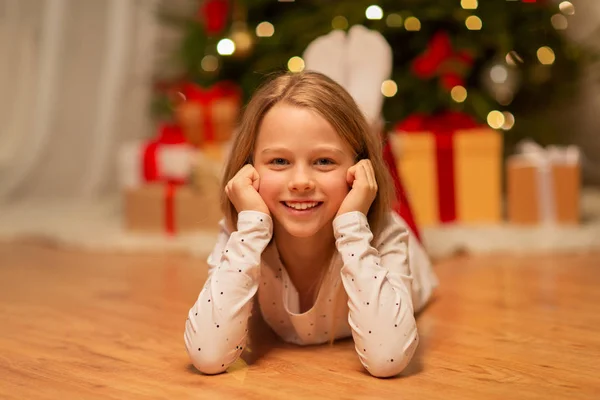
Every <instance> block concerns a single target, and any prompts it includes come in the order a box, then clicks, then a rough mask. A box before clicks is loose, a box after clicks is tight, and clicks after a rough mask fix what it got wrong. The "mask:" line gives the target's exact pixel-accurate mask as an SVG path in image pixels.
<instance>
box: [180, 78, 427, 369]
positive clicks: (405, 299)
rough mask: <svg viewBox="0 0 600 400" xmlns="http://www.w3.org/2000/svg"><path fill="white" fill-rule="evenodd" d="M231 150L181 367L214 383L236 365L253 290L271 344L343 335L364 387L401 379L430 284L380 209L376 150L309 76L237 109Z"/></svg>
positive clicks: (418, 258) (329, 84)
mask: <svg viewBox="0 0 600 400" xmlns="http://www.w3.org/2000/svg"><path fill="white" fill-rule="evenodd" d="M232 149H233V151H232V154H231V156H230V159H229V162H228V164H227V167H226V170H225V174H224V179H223V194H222V198H221V200H222V202H221V203H222V208H223V211H224V213H225V219H224V221H222V222H221V232H220V234H219V237H218V242H217V244H216V246H215V248H214V250H213V252H212V253H211V254H210V256H209V257H208V264H209V275H208V279H207V281H206V283H205V285H204V289H203V290H202V291H201V293H200V295H199V297H198V300H197V301H196V304H194V306H193V307H192V308H191V310H190V312H189V318H188V319H187V321H186V328H185V335H184V338H185V344H186V348H187V351H188V353H189V355H190V358H191V360H192V362H193V364H194V366H195V367H196V368H197V369H198V370H200V371H201V372H203V373H206V374H216V373H220V372H223V371H225V370H226V369H227V367H228V366H230V365H231V364H232V363H233V362H234V361H235V360H236V359H237V358H238V357H239V356H240V354H241V353H242V351H243V349H244V347H245V344H246V340H247V335H248V329H247V325H248V317H249V316H250V313H251V308H252V300H253V298H254V296H255V295H256V294H257V293H258V304H259V306H260V310H261V313H262V315H263V318H264V320H265V321H266V323H267V324H268V325H269V326H270V327H271V328H272V329H273V330H274V331H275V333H277V334H278V335H279V336H280V337H281V338H282V339H283V340H285V341H287V342H291V343H296V344H299V345H309V344H319V343H325V342H327V341H328V340H333V339H335V338H343V337H348V336H350V335H352V337H353V338H354V342H355V345H356V352H357V353H358V356H359V359H360V361H361V363H362V364H363V365H364V367H365V368H366V369H367V370H368V371H369V372H370V373H371V374H372V375H373V376H376V377H389V376H393V375H396V374H398V373H399V372H400V371H402V370H403V369H404V367H405V366H406V365H407V364H408V362H409V361H410V359H411V357H412V356H413V354H414V352H415V349H416V347H417V345H418V341H419V337H418V334H417V327H416V323H415V318H414V312H415V311H418V310H419V309H421V308H422V307H423V306H424V305H425V303H426V302H427V301H428V300H429V298H430V296H431V293H432V290H433V289H434V287H435V286H436V285H437V280H436V277H435V275H434V273H433V271H432V269H431V265H430V263H429V260H428V259H427V256H426V255H425V253H424V251H423V249H422V248H421V247H420V245H419V243H418V242H417V241H416V240H409V236H410V235H411V234H410V233H409V231H408V229H407V227H406V224H405V223H404V221H403V220H401V219H400V218H399V217H398V216H397V215H396V214H394V213H393V212H391V211H390V210H391V208H390V207H391V204H390V203H391V196H392V187H391V180H390V177H389V175H388V172H387V170H386V168H385V165H384V163H383V161H382V155H381V143H379V140H378V137H377V135H373V134H372V133H371V132H370V131H369V127H368V126H367V123H366V120H365V118H364V116H363V115H362V114H361V112H360V111H359V109H358V107H357V105H356V103H355V102H354V100H353V99H352V97H351V96H350V95H349V94H348V93H347V92H346V91H345V90H344V89H343V88H342V87H341V86H339V85H338V84H337V83H335V82H334V81H332V80H331V79H329V78H327V77H326V76H324V75H321V74H319V73H315V72H305V73H299V74H285V75H281V76H279V77H277V78H275V79H273V80H271V81H270V82H268V83H267V84H266V85H264V86H263V87H262V88H261V89H259V90H258V91H257V92H256V94H255V95H254V97H253V99H252V100H251V101H250V103H249V104H248V106H247V109H246V111H245V113H244V115H243V117H242V121H241V126H240V129H239V132H238V134H237V135H236V137H235V139H234V142H233V145H232ZM346 304H347V307H346Z"/></svg>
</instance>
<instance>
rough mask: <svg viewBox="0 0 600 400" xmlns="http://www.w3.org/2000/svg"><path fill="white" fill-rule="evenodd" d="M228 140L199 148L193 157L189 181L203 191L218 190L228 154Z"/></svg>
mask: <svg viewBox="0 0 600 400" xmlns="http://www.w3.org/2000/svg"><path fill="white" fill-rule="evenodd" d="M229 145H230V142H227V143H212V144H207V145H205V146H204V147H203V148H202V149H199V150H198V151H197V152H196V154H195V157H194V161H193V168H192V174H191V177H190V183H191V184H192V185H193V186H194V187H195V188H196V189H198V190H202V191H204V192H218V191H219V186H220V181H221V175H222V173H223V168H224V166H225V161H226V158H227V156H228V154H229V147H230V146H229Z"/></svg>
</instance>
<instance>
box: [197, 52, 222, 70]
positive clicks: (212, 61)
mask: <svg viewBox="0 0 600 400" xmlns="http://www.w3.org/2000/svg"><path fill="white" fill-rule="evenodd" d="M200 66H201V67H202V69H203V70H204V71H206V72H214V71H216V70H217V68H219V59H218V58H217V57H215V56H213V55H208V56H204V57H203V58H202V61H200Z"/></svg>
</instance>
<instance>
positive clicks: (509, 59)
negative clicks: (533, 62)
mask: <svg viewBox="0 0 600 400" xmlns="http://www.w3.org/2000/svg"><path fill="white" fill-rule="evenodd" d="M506 63H507V64H508V65H511V66H515V65H517V64H523V59H522V58H521V56H520V55H519V54H518V53H517V52H516V51H514V50H513V51H511V52H509V53H508V54H507V55H506Z"/></svg>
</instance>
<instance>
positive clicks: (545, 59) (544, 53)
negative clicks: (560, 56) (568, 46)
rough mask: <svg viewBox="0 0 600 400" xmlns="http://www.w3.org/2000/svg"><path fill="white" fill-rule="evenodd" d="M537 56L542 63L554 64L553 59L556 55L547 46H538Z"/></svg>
mask: <svg viewBox="0 0 600 400" xmlns="http://www.w3.org/2000/svg"><path fill="white" fill-rule="evenodd" d="M537 58H538V60H540V62H541V63H542V64H544V65H551V64H554V60H555V59H556V56H555V55H554V51H552V49H551V48H550V47H548V46H544V47H540V48H539V49H538V51H537Z"/></svg>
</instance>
